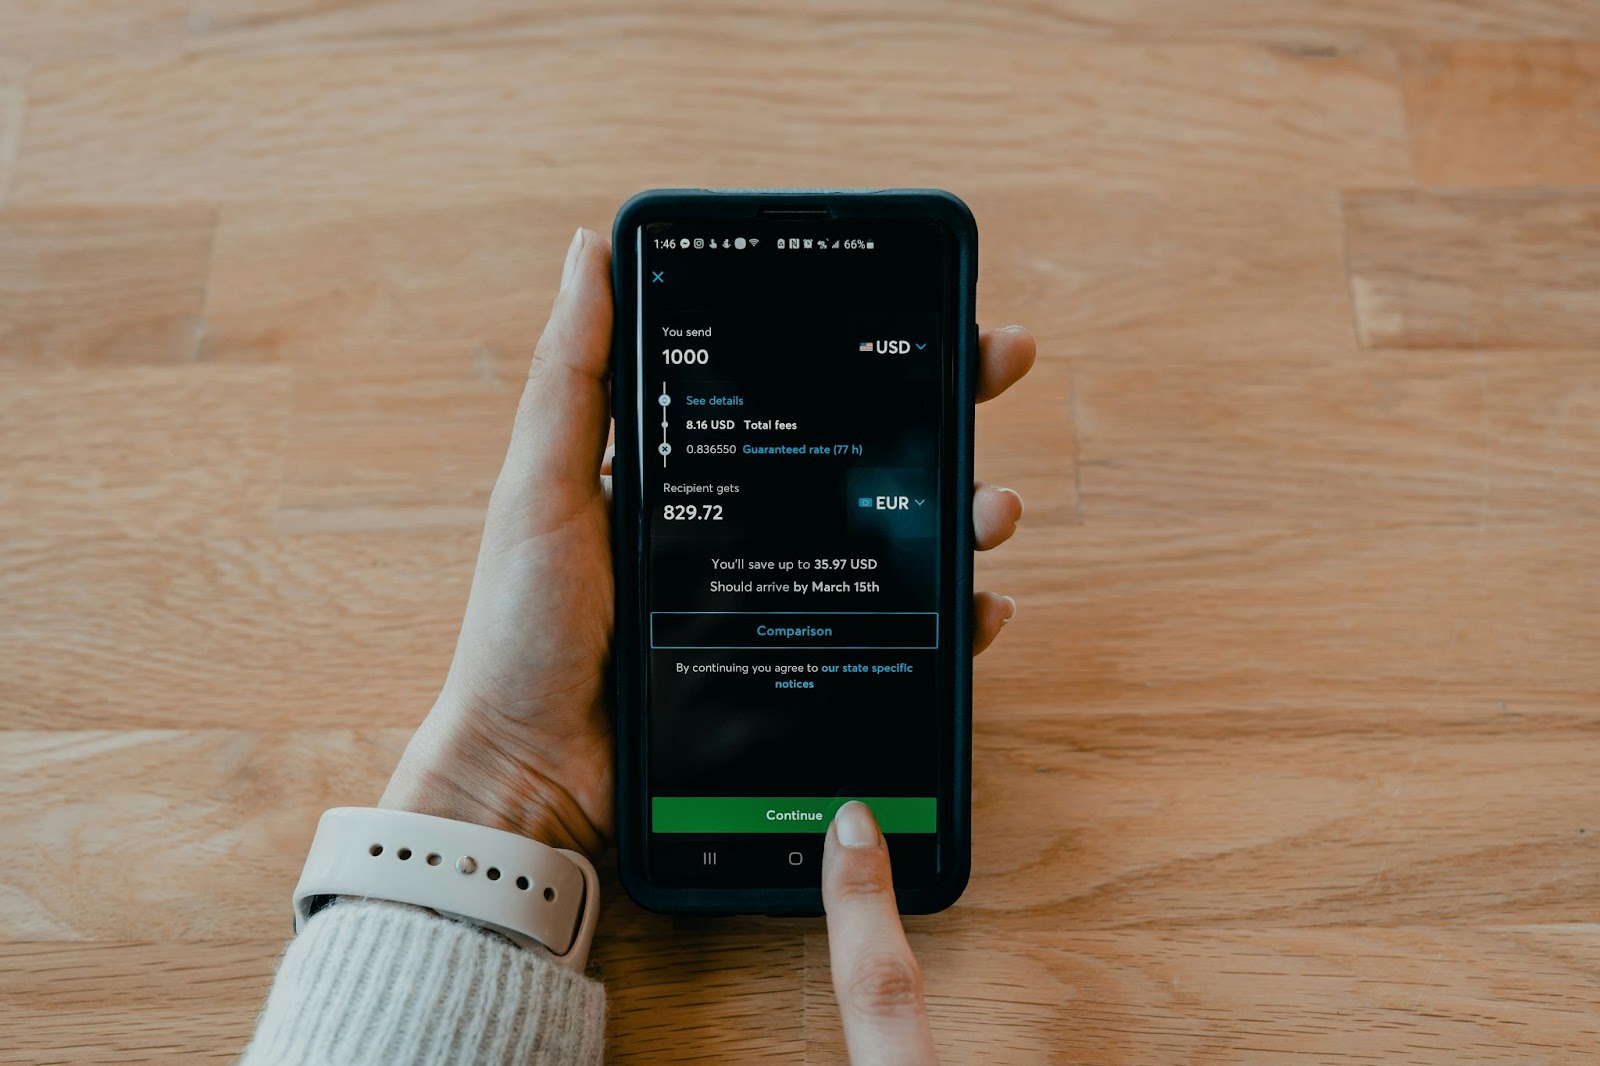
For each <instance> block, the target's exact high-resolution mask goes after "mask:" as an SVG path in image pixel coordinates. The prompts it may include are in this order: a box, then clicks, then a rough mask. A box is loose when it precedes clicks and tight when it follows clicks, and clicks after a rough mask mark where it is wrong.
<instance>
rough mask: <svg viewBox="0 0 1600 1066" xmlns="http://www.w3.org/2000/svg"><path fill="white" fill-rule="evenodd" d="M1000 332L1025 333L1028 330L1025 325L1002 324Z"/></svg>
mask: <svg viewBox="0 0 1600 1066" xmlns="http://www.w3.org/2000/svg"><path fill="white" fill-rule="evenodd" d="M1000 332H1001V333H1026V332H1028V327H1026V326H1002V327H1000Z"/></svg>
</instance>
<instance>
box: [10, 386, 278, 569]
mask: <svg viewBox="0 0 1600 1066" xmlns="http://www.w3.org/2000/svg"><path fill="white" fill-rule="evenodd" d="M289 389H290V380H289V375H288V373H287V372H285V371H282V370H278V369H274V368H270V367H226V368H225V367H195V366H185V367H147V368H130V369H126V370H114V371H106V372H94V373H79V372H70V371H69V372H55V373H51V374H45V375H33V374H29V375H15V374H13V375H9V380H8V383H7V386H6V388H4V389H3V390H0V455H4V456H5V457H6V472H5V484H4V489H3V495H0V500H3V501H4V503H5V506H4V507H3V508H0V535H4V536H6V537H8V538H31V537H41V536H42V537H62V538H71V537H81V536H95V535H108V534H121V535H131V536H154V535H160V534H175V533H176V534H183V533H189V534H212V535H216V534H221V535H224V536H227V535H235V534H238V533H240V532H248V531H259V530H261V529H264V528H265V527H266V526H267V525H268V524H269V523H270V521H271V515H272V511H273V508H274V507H276V505H277V499H278V474H279V469H280V466H281V463H282V455H283V448H284V433H285V429H286V425H287V416H288V401H289Z"/></svg>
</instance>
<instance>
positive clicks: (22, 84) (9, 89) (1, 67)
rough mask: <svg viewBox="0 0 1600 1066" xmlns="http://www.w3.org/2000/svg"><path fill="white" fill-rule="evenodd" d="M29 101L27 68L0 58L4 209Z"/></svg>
mask: <svg viewBox="0 0 1600 1066" xmlns="http://www.w3.org/2000/svg"><path fill="white" fill-rule="evenodd" d="M27 101H28V70H27V67H26V66H24V65H23V64H22V63H20V62H17V61H14V60H8V59H6V58H5V57H4V56H0V206H4V205H5V202H6V191H7V189H8V188H9V187H10V184H11V168H12V167H13V166H14V165H15V164H16V161H17V142H18V141H19V140H20V139H21V137H22V116H23V112H24V109H25V108H26V105H27Z"/></svg>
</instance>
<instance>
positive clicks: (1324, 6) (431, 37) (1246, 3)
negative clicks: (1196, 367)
mask: <svg viewBox="0 0 1600 1066" xmlns="http://www.w3.org/2000/svg"><path fill="white" fill-rule="evenodd" d="M664 7H665V9H664V10H663V9H662V8H663V6H662V5H652V6H651V7H650V8H648V9H643V8H638V7H635V6H632V5H626V4H611V5H605V6H603V7H600V8H599V9H598V10H596V8H595V5H571V6H562V5H548V6H546V5H540V6H530V5H526V4H521V3H518V2H517V0H462V2H458V3H455V4H452V5H451V6H450V8H449V10H448V11H445V10H443V9H441V8H440V7H439V6H438V5H437V4H431V3H428V2H426V0H386V2H379V3H360V4H353V3H332V4H319V5H316V6H313V7H307V6H304V5H302V4H299V3H296V2H295V0H195V2H194V3H192V4H191V13H192V14H191V18H190V20H189V29H190V35H189V47H190V48H191V49H195V50H207V51H210V50H230V51H231V50H265V49H283V48H294V49H298V50H309V49H315V48H326V49H336V48H350V47H388V48H393V47H408V46H412V45H414V44H415V43H416V42H417V41H418V40H419V39H420V40H426V41H440V42H447V43H449V44H451V45H484V44H494V43H500V42H504V41H507V40H510V41H520V42H529V41H531V42H547V43H548V42H563V43H568V44H572V43H577V42H582V43H584V44H589V43H592V42H595V41H596V40H599V41H601V42H602V43H603V42H604V41H605V39H606V38H608V37H609V38H613V39H614V38H615V37H616V36H617V35H619V34H622V33H631V34H633V35H636V36H638V37H640V38H643V39H656V38H667V39H671V40H679V39H681V40H687V41H693V40H697V39H704V37H705V36H706V35H707V34H708V33H710V34H712V35H714V36H716V37H718V38H719V39H727V38H730V37H731V38H737V39H738V40H739V41H740V43H741V44H743V45H745V46H747V47H754V48H760V49H769V50H783V49H788V48H791V47H793V45H794V43H795V41H796V40H799V39H806V40H822V41H826V42H828V43H831V44H838V45H842V46H846V47H849V46H853V45H855V44H858V43H860V42H863V41H867V42H879V41H893V42H895V43H897V44H905V45H910V46H913V47H919V46H923V45H925V44H927V43H929V42H947V41H974V40H976V41H984V42H990V41H993V42H995V43H1004V44H1008V45H1012V46H1024V47H1026V46H1037V45H1038V43H1039V42H1040V41H1058V40H1063V41H1107V42H1117V41H1126V40H1204V41H1212V40H1228V41H1231V40H1252V41H1262V42H1266V43H1270V44H1274V45H1279V46H1283V47H1288V48H1302V49H1313V50H1315V49H1322V50H1326V49H1329V48H1338V47H1343V46H1350V45H1354V44H1360V43H1362V42H1365V41H1370V40H1374V39H1377V40H1386V39H1390V38H1394V37H1401V38H1409V37H1412V36H1416V35H1419V34H1420V35H1428V36H1433V37H1468V38H1486V37H1487V38H1513V39H1521V38H1534V37H1582V36H1595V35H1597V34H1600V16H1597V15H1596V13H1595V10H1594V7H1593V6H1592V5H1590V4H1588V3H1586V2H1585V0H1518V2H1516V3H1506V4H1483V3H1474V2H1473V0H1413V2H1411V3H1408V4H1406V5H1404V6H1403V7H1401V6H1397V5H1395V4H1393V3H1389V2H1386V0H1341V2H1339V3H1334V4H1329V3H1320V2H1318V0H1278V2H1276V3H1272V4H1262V3H1258V2H1253V0H1213V2H1196V0H1155V2H1151V3H1142V4H1136V5H1134V4H1116V3H1106V2H1105V0H1054V2H1052V3H1048V4H1028V3H1015V2H1011V3H987V4H982V5H973V4H968V3H963V2H961V0H893V2H887V3H876V4H872V5H861V4H855V3H850V2H849V0H822V2H815V3H808V4H805V5H804V6H798V7H773V6H771V5H760V4H757V5H752V4H748V3H742V2H740V0H694V2H689V3H675V4H672V5H665V6H664Z"/></svg>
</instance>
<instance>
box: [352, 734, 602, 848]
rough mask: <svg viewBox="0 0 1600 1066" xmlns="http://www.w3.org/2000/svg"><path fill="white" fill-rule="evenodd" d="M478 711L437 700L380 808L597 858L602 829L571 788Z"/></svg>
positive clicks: (385, 791) (400, 763)
mask: <svg viewBox="0 0 1600 1066" xmlns="http://www.w3.org/2000/svg"><path fill="white" fill-rule="evenodd" d="M480 717H481V716H479V715H475V714H473V713H462V712H458V711H456V710H455V709H453V708H447V707H444V706H442V705H435V707H434V709H433V710H432V711H431V712H430V713H429V714H428V717H427V718H426V719H424V720H423V723H422V725H421V727H420V728H418V730H417V732H416V734H415V735H413V736H412V738H411V741H410V743H408V744H407V745H406V750H405V753H404V754H403V755H401V757H400V762H399V765H397V766H396V767H395V771H394V774H393V775H392V776H391V777H390V778H389V784H388V786H387V787H386V788H385V789H384V792H383V797H382V799H380V800H379V801H378V806H380V807H385V808H389V809H393V810H404V811H412V812H415V813H417V814H431V815H434V816H435V817H438V818H451V819H454V820H455V821H459V822H469V823H471V824H473V825H483V826H488V827H489V828H491V829H500V830H504V831H505V832H508V833H516V834H517V835H518V836H523V837H527V838H528V839H530V840H536V841H538V842H539V843H541V844H546V845H549V846H550V847H553V848H568V849H571V850H572V851H576V852H579V853H581V854H583V855H585V856H587V857H589V858H590V859H593V858H594V857H595V856H596V855H598V854H599V852H600V851H601V850H602V849H603V847H604V839H603V837H602V835H601V834H600V832H599V831H598V830H597V829H596V828H595V827H594V826H593V824H591V822H590V821H589V819H588V818H587V817H586V816H585V815H584V813H583V810H582V807H581V806H580V804H579V803H578V802H577V801H576V800H575V799H574V798H573V796H572V795H571V793H569V792H568V791H567V789H566V788H564V787H562V786H561V785H560V784H558V783H557V782H556V781H555V780H554V779H553V778H552V777H551V775H550V774H549V773H548V772H546V771H545V770H544V769H543V768H541V767H539V766H537V765H534V764H533V762H532V761H531V760H528V759H525V758H515V757H512V756H511V755H509V754H508V752H509V751H511V750H514V749H513V748H512V747H511V746H510V745H508V744H504V743H501V742H500V741H499V739H498V738H497V737H495V736H494V735H493V732H492V729H491V728H490V725H489V724H488V723H486V722H483V721H480V720H477V719H478V718H480Z"/></svg>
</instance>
